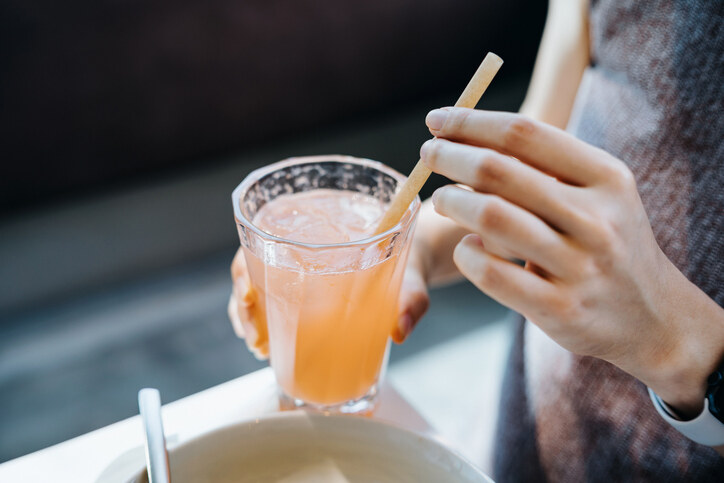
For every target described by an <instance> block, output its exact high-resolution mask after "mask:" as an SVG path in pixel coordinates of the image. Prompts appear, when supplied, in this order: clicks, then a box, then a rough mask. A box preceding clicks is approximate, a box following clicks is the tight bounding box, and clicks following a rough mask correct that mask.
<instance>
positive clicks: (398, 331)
mask: <svg viewBox="0 0 724 483" xmlns="http://www.w3.org/2000/svg"><path fill="white" fill-rule="evenodd" d="M429 305H430V297H429V295H428V293H427V284H426V283H425V280H424V279H423V277H422V275H421V274H420V272H419V271H418V270H417V269H415V268H411V267H408V268H407V270H406V271H405V276H404V278H403V280H402V288H401V289H400V316H399V318H398V321H397V325H396V326H395V327H394V328H393V330H392V340H393V341H394V342H395V343H396V344H401V343H402V342H404V341H405V339H406V338H407V336H409V335H410V333H411V332H412V331H413V329H414V328H415V326H416V325H417V323H418V322H419V321H420V319H422V316H423V315H425V312H427V309H428V307H429Z"/></svg>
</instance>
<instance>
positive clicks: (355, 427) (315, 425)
mask: <svg viewBox="0 0 724 483" xmlns="http://www.w3.org/2000/svg"><path fill="white" fill-rule="evenodd" d="M169 459H170V464H171V478H172V481H173V483H183V482H194V483H204V482H209V483H211V482H214V483H225V482H235V483H246V482H280V483H291V482H295V483H296V482H308V481H314V482H338V481H339V482H355V483H356V482H379V483H383V482H415V483H419V482H476V483H479V482H486V483H487V482H491V481H492V480H490V479H489V478H488V477H486V476H485V475H484V474H483V473H482V472H481V471H480V470H478V469H477V468H475V467H474V466H473V465H471V464H470V463H469V462H467V461H466V460H465V459H463V458H462V457H461V456H459V455H457V454H456V453H454V452H452V451H450V450H449V449H448V448H446V447H445V446H443V445H442V444H440V443H438V442H436V441H433V440H431V439H428V438H425V437H423V436H420V435H418V434H416V433H413V432H410V431H407V430H405V429H400V428H397V427H395V426H392V425H390V424H386V423H382V422H379V421H375V420H372V419H369V418H364V417H353V416H325V415H318V414H310V413H305V412H301V411H295V412H289V413H280V414H275V415H271V416H267V417H264V418H261V419H257V420H254V421H249V422H245V423H239V424H235V425H233V426H228V427H225V428H221V429H219V430H216V431H213V432H210V433H208V434H205V435H203V436H200V437H198V438H196V439H193V440H191V441H188V442H186V443H184V444H181V445H179V446H177V447H176V448H173V449H172V450H171V451H170V454H169ZM145 473H146V472H145V470H144V471H143V472H142V473H140V474H139V475H138V476H137V478H136V480H135V481H139V482H142V481H146V476H145Z"/></svg>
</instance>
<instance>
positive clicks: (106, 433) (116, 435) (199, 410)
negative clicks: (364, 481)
mask: <svg viewBox="0 0 724 483" xmlns="http://www.w3.org/2000/svg"><path fill="white" fill-rule="evenodd" d="M161 397H162V398H163V394H162V395H161ZM379 397H380V400H379V406H378V409H377V411H376V413H375V416H374V417H375V418H376V419H380V420H385V421H390V422H393V423H395V424H396V425H398V426H403V427H405V428H407V429H411V430H413V431H417V432H420V433H423V434H426V435H428V436H433V437H435V436H436V434H435V432H434V431H433V429H432V427H431V426H430V425H429V424H428V423H427V421H426V420H425V419H423V417H422V416H420V414H419V413H418V411H417V410H415V408H413V407H412V406H411V405H410V404H409V403H408V402H407V401H406V400H405V399H404V398H403V397H402V396H400V394H399V393H398V392H397V390H396V389H395V388H394V387H393V386H392V385H391V384H390V383H389V382H388V383H385V384H383V387H382V389H381V391H380V396H379ZM276 411H278V402H277V396H276V383H275V381H274V374H273V373H272V371H271V369H269V368H266V369H262V370H260V371H257V372H253V373H251V374H248V375H245V376H242V377H239V378H237V379H234V380H232V381H229V382H226V383H224V384H220V385H218V386H215V387H212V388H210V389H207V390H205V391H202V392H199V393H197V394H193V395H191V396H188V397H185V398H183V399H180V400H178V401H175V402H172V403H169V404H167V405H164V406H163V410H162V415H163V423H164V429H165V432H166V435H167V441H168V444H169V446H173V445H175V444H179V443H182V442H184V441H188V440H189V439H192V438H194V437H195V436H197V435H199V434H202V433H204V432H207V431H210V430H212V429H215V428H219V427H222V426H226V425H229V424H233V423H236V422H239V421H244V420H249V419H254V418H257V417H259V416H262V415H264V414H269V413H273V412H276ZM144 458H145V456H144V450H143V428H142V425H141V420H140V418H139V417H138V416H135V417H132V418H129V419H126V420H123V421H120V422H118V423H115V424H111V425H110V426H106V427H105V428H101V429H98V430H96V431H92V432H90V433H87V434H84V435H82V436H79V437H77V438H73V439H71V440H68V441H65V442H63V443H60V444H57V445H55V446H51V447H49V448H46V449H43V450H40V451H37V452H35V453H31V454H28V455H26V456H22V457H20V458H17V459H15V460H11V461H8V462H6V463H3V464H1V465H0V482H8V483H14V482H23V483H25V482H54V483H63V482H71V481H72V482H99V483H103V482H111V481H126V480H127V478H129V477H130V476H131V475H132V474H133V473H134V472H136V471H138V469H140V468H143V466H144V465H145V459H144Z"/></svg>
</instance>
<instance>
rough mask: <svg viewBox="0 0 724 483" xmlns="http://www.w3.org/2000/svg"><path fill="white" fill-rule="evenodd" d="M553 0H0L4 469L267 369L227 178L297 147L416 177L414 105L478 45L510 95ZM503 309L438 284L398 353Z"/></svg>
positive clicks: (456, 85)
mask: <svg viewBox="0 0 724 483" xmlns="http://www.w3.org/2000/svg"><path fill="white" fill-rule="evenodd" d="M545 11H546V2H537V1H526V0H507V1H503V0H449V1H446V2H431V1H419V0H417V1H415V0H384V1H382V0H380V1H365V2H353V1H336V2H332V1H312V0H294V1H292V0H247V1H230V0H209V1H206V2H191V1H188V0H175V1H169V0H151V1H149V0H146V1H139V0H124V1H119V0H101V1H94V2H90V1H81V0H71V1H68V2H48V1H42V0H22V1H21V0H2V1H1V2H0V161H1V163H2V176H0V462H2V461H5V460H7V459H11V458H14V457H17V456H20V455H22V454H25V453H28V452H30V451H34V450H37V449H40V448H42V447H45V446H48V445H50V444H53V443H57V442H60V441H63V440H65V439H68V438H70V437H73V436H76V435H78V434H82V433H84V432H87V431H89V430H92V429H95V428H98V427H101V426H104V425H106V424H110V423H112V422H114V421H117V420H120V419H123V418H125V417H128V416H131V415H133V414H135V413H136V410H137V409H136V405H135V400H136V399H135V398H136V391H137V390H138V388H140V387H142V386H144V385H153V386H156V387H159V388H160V389H161V391H162V394H163V395H164V400H165V401H171V400H175V399H178V398H180V397H183V396H186V395H188V394H192V393H194V392H197V391H199V390H201V389H204V388H207V387H210V386H213V385H215V384H218V383H220V382H223V381H226V380H229V379H232V378H234V377H237V376H239V375H242V374H244V373H246V372H249V371H251V370H255V369H257V368H259V367H262V366H263V365H264V364H262V363H259V362H257V361H255V360H254V359H253V357H251V356H250V355H248V354H247V353H246V351H245V350H244V349H243V343H242V342H240V341H239V340H237V339H236V338H235V337H234V336H233V333H232V331H231V328H230V326H229V324H228V321H227V320H226V301H227V298H228V293H229V290H230V287H229V282H228V266H229V262H230V260H231V258H232V256H233V253H234V251H235V249H236V247H237V245H238V239H237V235H236V231H235V228H234V224H233V217H232V212H231V203H230V193H231V191H232V189H233V188H234V187H235V186H236V185H237V184H238V183H239V182H240V181H241V179H243V177H244V176H245V175H246V174H247V173H248V172H249V171H251V170H252V169H254V168H256V167H259V166H261V165H264V164H268V163H270V162H274V161H277V160H279V159H283V158H285V157H289V156H297V155H306V154H328V153H341V154H350V155H355V156H360V157H368V158H372V159H377V160H379V161H382V162H385V163H387V164H389V165H391V166H393V167H395V168H396V169H398V170H400V171H402V172H408V171H409V170H410V169H411V168H412V166H413V165H414V163H415V162H416V160H417V155H418V150H419V146H420V144H421V143H422V142H423V141H424V140H425V139H427V138H428V137H429V133H428V132H427V130H426V129H425V127H424V117H425V114H426V113H427V111H428V110H430V109H431V108H434V107H438V106H442V105H450V104H452V103H454V101H455V100H456V99H457V96H458V94H459V92H460V91H461V90H462V88H463V87H464V86H465V84H466V82H467V80H468V79H469V77H470V76H471V75H472V73H473V72H474V71H475V69H476V68H477V66H478V64H479V63H480V61H481V60H482V58H483V56H484V54H485V53H486V52H487V51H488V50H490V51H494V52H496V53H497V54H499V55H500V56H501V57H502V58H503V59H505V64H504V66H503V68H502V70H501V72H500V74H499V75H498V76H497V77H496V79H495V81H494V82H493V84H492V86H491V87H490V89H489V91H488V93H487V94H486V96H485V98H484V100H483V101H482V103H481V105H480V106H479V107H482V108H488V109H501V110H516V109H517V108H518V106H519V105H520V103H521V101H522V99H523V96H524V94H525V89H526V86H527V82H528V80H529V77H530V73H531V69H532V65H533V61H534V58H535V53H536V49H537V45H538V41H539V39H540V35H541V32H542V27H543V20H544V17H545ZM443 182H444V180H443V179H440V178H433V179H432V181H431V182H430V183H428V185H427V186H426V189H425V192H424V193H423V194H424V195H426V196H427V195H429V194H430V193H431V192H432V190H433V189H434V188H435V187H436V186H439V185H440V184H442V183H443ZM445 290H447V292H445ZM451 297H453V298H454V297H459V298H460V299H461V300H463V299H464V300H466V301H469V300H471V299H472V300H473V301H474V302H472V303H469V302H466V303H468V305H466V306H465V307H463V308H461V305H460V304H458V303H456V302H455V301H454V300H453V299H451ZM436 301H437V303H436ZM502 310H503V309H502V308H501V307H499V306H497V305H495V304H494V303H492V302H491V301H490V300H488V299H485V297H483V296H482V295H480V294H479V293H478V292H477V291H475V290H473V289H471V288H470V287H467V286H464V287H462V288H459V289H455V290H451V289H443V291H438V292H435V293H434V294H433V310H432V311H431V313H430V314H429V315H428V317H427V319H428V320H427V321H426V322H425V323H424V324H423V327H421V328H420V330H418V331H417V332H416V333H415V334H414V335H413V337H411V339H410V340H409V341H408V343H406V344H405V345H404V346H401V347H396V348H395V350H394V351H393V354H392V361H393V363H394V361H395V360H399V359H401V358H404V357H406V356H407V355H409V354H412V353H414V352H415V351H420V350H424V349H425V348H426V347H429V346H430V345H433V344H435V343H436V342H437V341H439V340H441V339H444V338H445V337H450V336H451V335H454V334H456V333H460V332H464V331H465V330H467V329H469V328H471V327H475V325H476V324H477V323H479V319H480V317H481V315H480V313H481V311H483V312H484V311H487V312H490V313H497V314H499V313H501V311H502ZM496 311H497V312H496ZM487 312H486V313H487ZM436 318H437V319H439V320H438V321H435V319H436Z"/></svg>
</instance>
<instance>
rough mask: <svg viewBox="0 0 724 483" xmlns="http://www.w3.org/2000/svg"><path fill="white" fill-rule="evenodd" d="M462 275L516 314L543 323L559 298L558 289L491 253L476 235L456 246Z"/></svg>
mask: <svg viewBox="0 0 724 483" xmlns="http://www.w3.org/2000/svg"><path fill="white" fill-rule="evenodd" d="M453 260H454V261H455V264H456V265H457V267H458V269H459V270H460V273H462V274H463V275H464V276H465V278H467V279H468V280H470V281H471V282H472V283H473V284H474V285H475V286H476V287H478V288H479V289H480V290H482V291H483V292H485V293H486V294H487V295H489V296H490V297H491V298H493V299H495V300H497V301H498V302H500V303H501V304H503V305H505V306H506V307H509V308H511V309H513V310H515V311H516V312H518V313H520V314H522V315H524V316H526V317H528V318H534V319H538V320H540V317H539V316H541V314H543V315H545V313H546V308H547V307H548V306H550V305H551V304H552V303H553V302H555V300H556V299H557V298H558V293H557V291H556V287H555V286H554V285H553V284H552V283H550V282H549V281H547V280H545V279H543V278H541V277H539V276H538V275H536V274H535V273H533V272H530V271H528V270H526V269H525V268H523V267H521V266H519V265H516V264H515V263H513V262H509V261H507V260H503V259H502V258H499V257H496V256H495V255H492V254H490V253H488V252H487V251H486V250H485V247H484V246H483V243H482V242H481V239H480V237H478V236H477V235H467V236H465V237H464V238H463V239H462V240H461V241H460V243H458V245H457V246H456V247H455V251H454V253H453Z"/></svg>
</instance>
